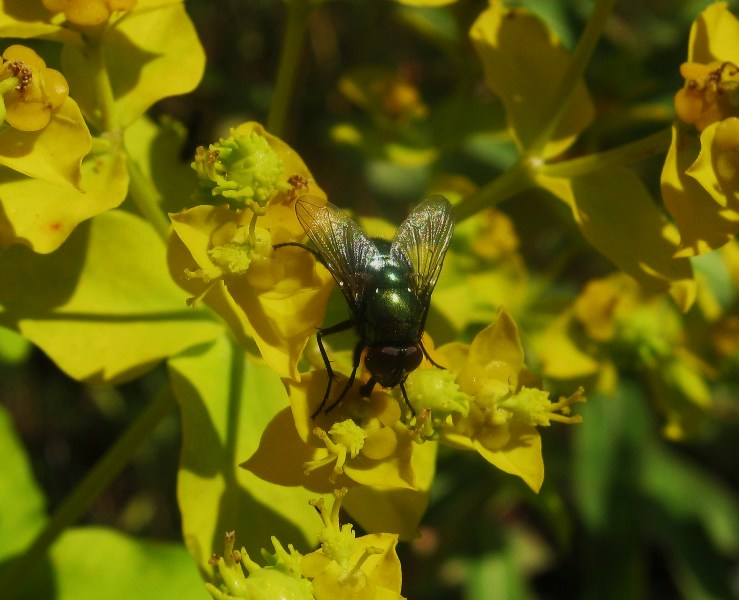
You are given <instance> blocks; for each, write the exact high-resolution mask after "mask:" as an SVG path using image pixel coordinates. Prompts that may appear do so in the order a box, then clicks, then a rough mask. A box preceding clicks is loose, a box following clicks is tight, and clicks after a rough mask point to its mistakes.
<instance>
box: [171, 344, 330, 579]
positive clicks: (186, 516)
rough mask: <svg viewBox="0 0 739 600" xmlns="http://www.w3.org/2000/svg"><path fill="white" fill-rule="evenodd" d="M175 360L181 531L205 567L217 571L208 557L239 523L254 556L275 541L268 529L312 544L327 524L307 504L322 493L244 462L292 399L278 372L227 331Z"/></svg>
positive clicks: (302, 544) (241, 536)
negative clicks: (259, 473)
mask: <svg viewBox="0 0 739 600" xmlns="http://www.w3.org/2000/svg"><path fill="white" fill-rule="evenodd" d="M169 365H170V373H171V375H172V385H173V388H174V392H175V395H176V397H177V399H178V401H179V403H180V410H181V413H182V454H181V458H180V472H179V478H178V484H177V488H178V490H177V494H178V499H179V504H180V511H181V512H182V527H183V534H184V537H185V542H186V544H187V547H188V549H189V550H190V552H191V554H192V555H193V556H194V557H195V560H196V561H197V563H198V565H199V566H200V568H201V569H203V570H204V571H205V572H210V571H211V567H209V566H208V559H209V558H210V557H211V555H212V553H213V552H220V551H221V549H222V547H223V534H224V533H225V532H226V531H233V530H235V531H236V534H237V537H238V540H239V544H243V545H244V546H245V547H246V549H247V551H248V552H249V553H250V554H251V556H259V551H260V549H261V548H268V547H271V541H270V536H276V537H277V538H278V539H279V540H280V542H282V543H283V545H287V544H288V543H292V544H295V545H296V546H297V547H298V548H302V549H304V550H305V549H308V548H309V545H310V544H313V543H315V539H316V538H315V535H316V533H317V532H318V530H319V529H320V526H321V523H320V520H319V519H318V518H317V517H316V514H315V511H314V510H313V508H311V507H310V506H309V505H308V500H309V499H310V498H315V497H317V494H315V493H313V492H309V491H308V490H306V489H304V488H302V487H297V486H296V487H283V486H279V485H275V484H273V483H268V482H266V481H263V480H261V479H259V478H258V477H256V476H255V475H253V474H252V473H250V472H248V471H246V470H245V469H242V468H240V467H239V466H238V465H239V464H240V463H242V462H243V461H244V460H246V459H247V458H249V457H250V456H251V455H252V454H253V453H254V452H255V451H256V449H257V446H258V444H259V439H260V437H261V435H262V432H263V431H264V429H265V428H266V427H267V424H268V423H269V422H270V421H271V420H272V418H273V417H274V416H275V415H276V414H277V413H278V412H279V411H280V410H282V409H284V408H285V407H286V406H287V394H286V392H285V388H284V387H283V385H282V382H281V381H280V379H279V377H278V376H277V375H276V374H275V373H274V372H273V371H271V370H270V369H267V368H266V367H263V366H260V365H257V364H256V363H255V362H253V361H252V360H250V359H248V358H245V356H244V353H243V351H242V350H241V348H239V347H237V346H235V345H233V344H232V343H231V342H230V341H228V340H227V339H226V338H219V339H218V340H216V341H215V342H214V343H212V344H210V345H208V346H201V347H199V348H193V349H191V350H189V351H188V352H187V353H185V354H183V355H181V356H178V357H175V358H172V359H171V360H170V362H169Z"/></svg>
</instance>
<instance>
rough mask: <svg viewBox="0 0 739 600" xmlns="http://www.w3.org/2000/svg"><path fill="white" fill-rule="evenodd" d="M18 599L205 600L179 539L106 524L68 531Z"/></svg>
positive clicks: (200, 585)
mask: <svg viewBox="0 0 739 600" xmlns="http://www.w3.org/2000/svg"><path fill="white" fill-rule="evenodd" d="M38 565H39V566H38V567H36V569H35V570H34V571H32V572H31V573H30V575H29V576H28V577H27V578H26V580H25V582H24V583H25V585H24V586H23V587H22V588H21V591H20V593H19V594H17V595H16V596H14V600H38V599H39V598H54V599H55V600H79V599H82V598H105V599H106V600H131V599H132V598H135V599H136V600H161V599H162V598H177V599H178V600H189V599H192V600H202V599H203V598H204V597H207V596H206V592H205V590H204V587H203V582H202V580H201V579H200V577H198V573H197V570H196V569H195V568H193V564H192V560H191V558H190V556H189V555H188V553H187V551H186V550H185V548H184V547H183V546H181V545H179V544H169V543H163V542H153V541H144V540H136V539H133V538H130V537H128V536H126V535H123V534H122V533H119V532H117V531H113V530H110V529H105V528H102V527H95V528H93V527H90V528H84V529H83V528H77V529H70V530H68V531H67V532H65V533H64V534H63V535H62V536H61V537H60V538H59V540H58V541H57V542H56V543H55V544H54V545H53V546H52V548H51V552H50V563H47V562H45V561H39V563H38Z"/></svg>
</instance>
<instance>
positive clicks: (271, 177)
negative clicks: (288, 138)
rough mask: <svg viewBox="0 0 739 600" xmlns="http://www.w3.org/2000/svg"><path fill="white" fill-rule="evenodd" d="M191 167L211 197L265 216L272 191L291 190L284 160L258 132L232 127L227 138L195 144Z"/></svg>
mask: <svg viewBox="0 0 739 600" xmlns="http://www.w3.org/2000/svg"><path fill="white" fill-rule="evenodd" d="M192 167H193V169H195V172H196V173H197V174H198V180H199V182H200V185H201V187H202V188H203V189H204V191H206V192H207V194H208V195H209V196H210V197H211V198H216V199H218V198H220V199H221V201H223V199H226V201H228V202H229V203H230V204H231V205H232V206H234V207H239V208H242V207H243V208H249V209H251V210H253V211H254V212H255V213H257V214H259V215H264V214H265V211H266V205H267V201H268V200H269V199H270V197H271V196H272V195H273V194H274V193H275V192H279V191H282V192H286V191H287V190H289V189H290V184H289V183H288V181H287V178H286V177H285V176H284V175H283V163H282V160H281V159H280V157H279V156H278V154H277V153H276V152H275V151H274V150H273V149H272V148H271V147H270V145H269V143H268V141H267V139H266V138H265V137H264V136H263V135H260V134H259V133H258V132H257V131H254V130H252V131H250V132H240V131H239V130H237V129H231V132H230V135H229V137H227V138H222V139H220V140H219V141H218V143H217V144H211V145H210V146H209V147H208V148H205V147H203V146H200V147H198V149H197V151H196V153H195V161H194V162H193V163H192Z"/></svg>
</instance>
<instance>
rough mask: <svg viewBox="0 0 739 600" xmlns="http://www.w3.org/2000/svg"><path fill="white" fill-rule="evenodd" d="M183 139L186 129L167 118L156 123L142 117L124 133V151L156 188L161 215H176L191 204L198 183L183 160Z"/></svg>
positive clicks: (188, 164) (187, 163) (188, 163)
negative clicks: (163, 213) (159, 200)
mask: <svg viewBox="0 0 739 600" xmlns="http://www.w3.org/2000/svg"><path fill="white" fill-rule="evenodd" d="M186 136H187V131H186V130H185V127H184V126H183V125H182V124H181V123H179V122H177V121H175V120H173V119H171V118H169V117H167V116H164V117H162V118H161V119H160V120H159V121H158V122H156V123H155V122H154V121H152V120H151V119H149V118H147V117H146V116H144V117H142V118H140V119H138V120H136V121H135V122H134V123H132V124H131V126H130V127H128V128H127V129H126V131H125V132H124V134H123V139H124V142H125V146H126V152H127V153H128V155H129V157H130V158H131V159H133V160H134V161H135V163H136V164H137V165H138V166H139V167H140V168H141V171H142V173H143V174H144V175H145V176H146V177H147V178H149V180H150V181H151V182H152V183H153V184H154V186H155V187H156V189H157V191H158V192H159V195H160V198H161V207H162V210H163V211H164V212H177V211H180V210H182V209H183V208H185V207H187V206H190V205H191V204H192V200H191V197H192V193H193V191H194V189H195V187H196V185H197V184H196V178H195V173H194V171H193V170H192V168H191V167H190V162H192V161H191V159H189V158H188V159H187V160H183V158H182V145H183V144H184V142H185V138H186Z"/></svg>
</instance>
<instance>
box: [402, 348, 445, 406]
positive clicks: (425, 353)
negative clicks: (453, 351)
mask: <svg viewBox="0 0 739 600" xmlns="http://www.w3.org/2000/svg"><path fill="white" fill-rule="evenodd" d="M418 345H419V346H420V347H421V352H423V355H424V356H425V357H426V360H427V361H429V362H430V363H431V364H432V365H434V366H435V367H436V368H437V369H444V367H442V366H441V365H440V364H439V363H437V362H436V361H435V360H434V359H433V358H431V357H430V356H429V353H428V352H427V351H426V348H425V347H424V345H423V342H418ZM407 402H408V400H406V403H407ZM409 406H410V405H409Z"/></svg>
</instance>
